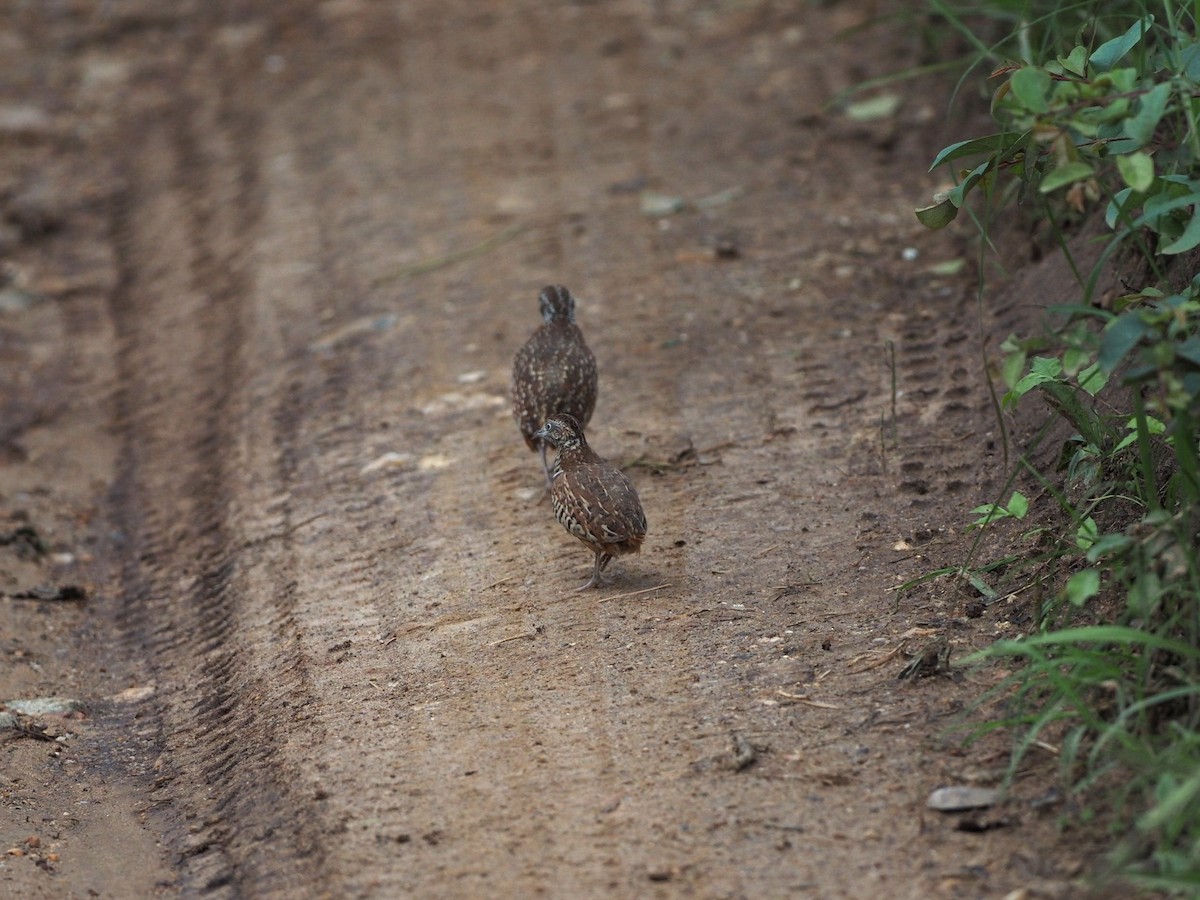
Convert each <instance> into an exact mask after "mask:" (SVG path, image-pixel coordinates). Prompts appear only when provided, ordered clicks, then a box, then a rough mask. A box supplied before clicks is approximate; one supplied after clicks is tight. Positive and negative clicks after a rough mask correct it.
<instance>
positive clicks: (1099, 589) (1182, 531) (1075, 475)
mask: <svg viewBox="0 0 1200 900" xmlns="http://www.w3.org/2000/svg"><path fill="white" fill-rule="evenodd" d="M927 6H928V9H929V13H930V17H931V19H932V20H934V21H935V22H937V23H940V25H941V27H943V28H945V29H948V30H949V31H950V32H952V33H953V34H954V35H956V36H957V38H958V39H959V41H960V43H963V44H965V45H966V46H968V47H970V48H972V51H971V57H970V58H969V59H968V60H966V61H965V64H964V66H963V69H964V71H965V74H964V75H963V78H962V80H961V81H960V83H959V88H960V89H963V88H965V87H968V86H970V85H972V84H974V83H976V82H977V83H979V84H980V85H986V86H987V89H988V90H989V91H990V92H991V110H992V114H993V117H994V119H995V121H996V126H997V127H996V128H995V130H993V131H992V132H990V133H988V134H983V135H964V136H963V139H962V140H960V141H956V142H955V143H953V144H951V145H950V146H948V147H946V148H945V149H943V150H942V151H941V152H940V153H938V154H937V155H936V156H935V158H934V159H933V161H932V162H933V165H932V168H934V169H939V168H940V169H942V170H944V171H946V172H947V173H948V174H950V175H951V176H952V180H953V187H951V188H949V189H947V190H946V191H944V192H942V193H941V194H939V195H937V196H935V197H934V198H933V201H932V202H931V203H930V204H929V205H927V206H924V207H922V208H921V209H918V210H917V211H916V214H917V217H918V218H919V219H920V221H921V222H923V223H924V224H926V225H927V226H929V227H930V228H942V227H945V226H947V225H949V224H950V223H951V222H952V221H953V220H954V219H955V218H956V217H957V216H958V215H959V214H960V213H961V212H963V211H966V212H967V213H968V215H970V216H971V218H972V219H973V220H974V221H975V222H976V223H977V225H978V226H979V227H980V229H981V230H982V231H983V236H984V238H985V240H984V241H982V242H981V247H983V248H989V247H991V241H990V240H987V237H988V235H987V233H986V232H987V228H988V226H987V223H988V222H995V221H996V220H997V217H998V216H1028V215H1032V216H1035V217H1038V218H1041V219H1044V220H1045V221H1048V222H1050V223H1052V228H1053V232H1054V234H1055V237H1056V239H1057V245H1058V247H1059V250H1060V252H1061V253H1062V254H1063V259H1064V262H1065V264H1066V265H1067V266H1069V267H1070V270H1071V271H1072V272H1073V273H1074V275H1075V278H1076V281H1077V285H1078V290H1077V296H1076V297H1074V298H1071V299H1068V300H1067V302H1064V303H1059V304H1057V305H1056V306H1055V307H1054V309H1053V310H1048V312H1053V314H1054V319H1053V321H1054V327H1053V329H1052V331H1051V333H1050V334H1049V336H1047V335H1046V334H1041V335H1036V336H1022V335H1012V336H1010V337H1009V338H1008V340H1007V341H1006V342H1005V343H1004V344H1003V346H1002V350H1003V352H1004V359H1003V364H1002V367H1001V368H1002V377H1003V380H1004V386H1005V387H1006V388H1007V392H1006V393H1005V394H1004V395H1003V397H1002V398H1000V400H999V406H1000V407H1001V408H1002V410H1003V411H1011V410H1013V409H1014V408H1016V407H1018V406H1020V405H1023V404H1028V403H1030V402H1034V398H1037V399H1038V400H1040V401H1041V402H1042V403H1043V404H1044V406H1045V408H1047V409H1048V410H1049V411H1050V414H1051V416H1052V417H1053V418H1055V419H1058V420H1060V421H1061V422H1063V423H1065V424H1066V426H1067V430H1068V431H1069V432H1070V437H1069V438H1067V439H1066V440H1065V441H1064V442H1063V445H1062V447H1061V450H1060V452H1059V454H1058V457H1059V461H1060V464H1059V466H1058V468H1057V469H1056V470H1054V471H1039V470H1038V469H1037V468H1035V466H1034V464H1033V463H1032V461H1031V460H1032V455H1031V454H1030V453H1023V454H1020V456H1019V459H1017V461H1016V463H1015V465H1014V467H1013V469H1012V471H1011V473H1010V477H1009V479H1008V482H1007V484H1006V486H1005V493H1009V492H1010V491H1012V493H1011V496H1009V497H1008V499H1007V500H1004V499H1002V498H995V500H994V501H993V502H991V503H987V504H985V505H982V506H979V507H977V508H976V509H975V510H973V514H974V516H975V517H976V518H975V520H974V521H973V522H972V527H974V528H978V529H979V530H980V531H983V530H985V529H988V528H991V527H993V523H995V522H996V521H998V520H1010V521H1011V520H1014V519H1015V520H1018V521H1020V520H1024V519H1025V517H1026V516H1027V515H1030V514H1031V513H1037V518H1038V521H1041V522H1046V521H1057V522H1058V524H1057V525H1051V526H1042V527H1041V528H1040V529H1035V531H1036V530H1040V531H1041V532H1042V534H1041V535H1040V536H1041V537H1042V538H1044V540H1043V541H1042V542H1041V543H1040V544H1039V546H1040V547H1042V548H1043V549H1042V550H1041V551H1040V552H1039V555H1038V557H1037V558H1036V559H1032V558H1031V559H1030V560H1028V561H1027V564H1026V565H1024V566H1022V565H1021V564H1019V563H1012V557H1011V556H1009V557H1007V558H1006V560H1005V564H1006V568H1010V569H1011V570H1013V571H1018V572H1023V573H1024V577H1027V578H1037V579H1041V580H1042V581H1043V582H1045V583H1046V584H1047V587H1048V588H1049V590H1048V592H1047V594H1046V599H1045V601H1044V603H1043V606H1042V609H1041V610H1040V615H1039V617H1038V624H1037V629H1036V631H1035V633H1033V634H1029V635H1026V636H1025V637H1023V638H1021V639H1019V640H1006V641H1001V642H999V643H997V644H995V645H993V646H992V647H990V648H988V649H986V650H985V651H983V652H981V653H979V654H977V655H976V657H975V658H974V659H973V660H972V661H973V662H975V663H978V664H986V663H988V662H989V661H994V660H1004V661H1005V662H1006V664H1007V665H1008V666H1009V667H1010V668H1012V669H1013V672H1012V674H1011V675H1010V676H1009V677H1008V678H1007V679H1006V680H1005V681H1004V682H1003V683H1002V684H1001V685H1000V686H998V687H997V688H996V689H995V691H994V692H992V694H990V695H989V696H988V697H986V698H984V700H983V701H982V702H981V704H980V707H979V708H980V709H987V710H1002V713H993V714H992V716H993V717H992V718H991V719H990V720H989V721H987V722H985V723H983V724H982V725H980V726H979V729H980V730H982V731H994V730H996V729H1000V728H1003V729H1007V730H1009V731H1010V732H1011V733H1012V734H1013V735H1014V752H1013V758H1012V766H1013V770H1014V771H1015V767H1016V766H1017V765H1018V763H1019V762H1020V760H1021V759H1022V757H1023V756H1024V754H1025V753H1026V752H1027V751H1028V750H1029V749H1030V748H1031V747H1033V746H1035V745H1042V746H1045V745H1048V744H1052V745H1053V746H1054V747H1056V749H1057V750H1058V753H1059V759H1060V761H1061V769H1062V777H1063V779H1064V781H1065V782H1066V783H1067V785H1068V786H1069V788H1070V789H1071V790H1072V791H1073V792H1075V794H1076V795H1077V797H1078V798H1079V799H1080V800H1081V801H1083V802H1084V803H1087V802H1092V803H1094V804H1096V805H1097V806H1103V807H1104V808H1106V809H1110V810H1114V811H1115V812H1113V813H1112V814H1113V815H1114V816H1115V817H1116V821H1115V822H1114V825H1115V826H1117V827H1116V831H1117V832H1119V833H1120V834H1122V835H1123V837H1121V838H1119V839H1117V840H1115V842H1114V848H1113V851H1112V854H1111V859H1110V864H1111V872H1110V873H1109V874H1110V875H1111V874H1117V875H1119V876H1120V877H1123V878H1125V879H1126V880H1128V881H1129V882H1130V883H1131V884H1133V885H1135V886H1139V887H1144V888H1150V889H1156V890H1165V891H1169V892H1179V893H1188V894H1194V893H1196V892H1197V891H1200V562H1198V551H1197V547H1198V544H1200V457H1198V453H1197V422H1198V419H1200V276H1195V277H1193V276H1194V272H1195V270H1196V268H1197V260H1200V129H1198V128H1197V119H1198V118H1200V41H1198V40H1197V39H1196V38H1195V37H1194V36H1193V35H1195V34H1196V33H1197V26H1198V24H1200V0H1198V2H1195V3H1193V4H1191V5H1186V4H1180V3H1172V2H1160V3H1139V2H1121V0H1118V2H1103V3H1101V2H1095V0H1094V2H1081V3H1073V4H1070V5H1067V6H1062V5H1059V4H1053V3H1050V2H1040V0H1039V2H1032V0H1025V2H1017V0H988V2H977V3H968V2H957V0H927ZM926 27H931V26H930V25H929V24H928V23H927V24H926ZM973 206H982V207H983V209H984V213H983V214H982V215H981V214H978V213H977V212H976V209H975V208H973ZM1089 219H1091V220H1097V221H1102V222H1103V224H1104V227H1105V228H1106V229H1107V235H1106V236H1105V237H1103V238H1102V246H1101V248H1100V252H1099V254H1098V257H1099V258H1098V261H1097V262H1095V263H1094V264H1092V265H1090V266H1084V265H1083V264H1081V263H1080V262H1079V260H1077V259H1076V258H1075V257H1074V256H1073V255H1072V253H1071V251H1070V247H1071V246H1072V244H1071V241H1070V240H1069V237H1070V232H1071V229H1072V228H1074V227H1076V226H1077V225H1079V224H1080V223H1083V222H1085V221H1088V220H1089ZM1115 260H1120V262H1121V264H1120V274H1121V279H1120V280H1121V283H1122V284H1123V285H1124V292H1123V293H1121V294H1120V296H1115V297H1112V296H1105V297H1101V296H1098V290H1097V286H1098V284H1100V283H1101V279H1102V278H1104V277H1106V273H1110V272H1111V270H1112V266H1113V264H1114V261H1115ZM997 393H998V391H997ZM1002 424H1003V423H1002ZM1020 478H1025V479H1031V480H1032V481H1033V482H1034V483H1036V484H1037V485H1038V486H1040V487H1041V488H1042V489H1043V490H1042V491H1041V492H1040V494H1039V496H1040V497H1041V498H1053V501H1052V502H1053V507H1054V508H1053V509H1049V508H1047V509H1040V510H1031V509H1030V506H1031V504H1030V502H1029V501H1028V500H1027V499H1026V497H1025V495H1024V494H1022V493H1021V492H1020V491H1014V490H1013V486H1014V484H1015V483H1016V482H1017V481H1018V480H1019V479H1020ZM1041 502H1042V503H1043V504H1047V503H1048V501H1047V500H1045V499H1043V500H1041ZM1027 534H1028V533H1027ZM976 546H978V540H977V541H976ZM1009 563H1012V565H1011V566H1010V565H1009ZM938 575H956V576H959V577H963V578H967V579H968V580H970V581H971V582H972V584H974V583H975V582H976V581H978V582H981V583H983V584H985V586H986V585H987V579H988V577H989V567H988V566H987V565H978V564H975V563H972V564H970V565H968V564H967V563H964V564H963V565H962V566H959V567H952V568H950V569H946V570H940V571H939V572H937V573H930V576H929V577H935V576H938ZM989 589H990V588H989ZM1014 662H1015V663H1017V664H1018V665H1015V666H1014V665H1013V663H1014ZM1114 785H1115V786H1116V787H1114ZM1122 826H1127V827H1122Z"/></svg>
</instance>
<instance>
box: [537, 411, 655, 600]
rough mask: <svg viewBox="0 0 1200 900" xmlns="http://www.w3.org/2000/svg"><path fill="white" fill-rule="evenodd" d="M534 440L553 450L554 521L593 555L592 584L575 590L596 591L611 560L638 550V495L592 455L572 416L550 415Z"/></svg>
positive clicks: (642, 524)
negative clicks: (537, 439)
mask: <svg viewBox="0 0 1200 900" xmlns="http://www.w3.org/2000/svg"><path fill="white" fill-rule="evenodd" d="M534 436H535V437H537V438H539V439H541V440H543V441H545V442H546V443H547V444H550V445H552V446H553V447H555V448H557V450H558V459H556V460H555V461H554V466H553V467H552V468H551V469H550V500H551V502H552V503H553V504H554V517H555V518H556V519H558V521H559V522H560V523H561V524H562V526H563V527H564V528H566V529H567V531H569V532H571V534H573V535H575V537H577V538H579V539H580V540H581V541H583V542H584V543H585V544H587V545H588V546H589V547H591V548H592V552H593V553H595V554H596V567H595V569H593V570H592V577H591V580H589V581H588V583H587V584H584V585H580V587H579V590H581V591H582V590H584V589H585V588H590V587H599V586H600V573H601V572H603V571H604V567H605V566H607V565H608V564H609V563H610V562H611V561H612V558H613V557H614V556H621V555H623V554H625V553H637V552H638V551H639V550H641V549H642V541H643V540H645V538H646V514H645V513H644V512H642V503H641V501H640V500H638V495H637V491H635V490H634V489H633V484H632V483H631V482H630V481H629V479H628V478H626V477H625V473H624V472H622V471H621V470H620V469H618V468H617V467H616V466H614V465H613V464H612V463H610V462H609V461H608V460H605V459H601V458H600V457H599V456H597V455H596V454H595V453H594V452H592V448H591V447H589V446H588V444H587V439H586V438H584V436H583V428H582V427H580V425H579V422H578V421H577V420H576V419H575V417H574V416H570V415H567V414H565V413H560V414H559V415H556V416H551V417H550V418H549V419H548V420H546V424H545V425H543V426H542V427H541V428H539V429H538V430H537V432H536V433H535V435H534Z"/></svg>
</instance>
